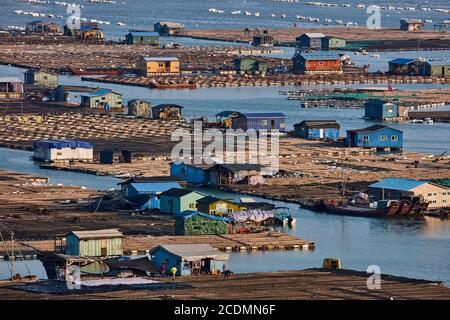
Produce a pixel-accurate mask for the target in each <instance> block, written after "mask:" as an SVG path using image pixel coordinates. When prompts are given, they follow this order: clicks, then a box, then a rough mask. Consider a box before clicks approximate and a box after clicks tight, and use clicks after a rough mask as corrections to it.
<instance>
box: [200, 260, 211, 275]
mask: <svg viewBox="0 0 450 320" xmlns="http://www.w3.org/2000/svg"><path fill="white" fill-rule="evenodd" d="M210 271H211V259H203V260H202V269H201V272H202V273H208V272H210Z"/></svg>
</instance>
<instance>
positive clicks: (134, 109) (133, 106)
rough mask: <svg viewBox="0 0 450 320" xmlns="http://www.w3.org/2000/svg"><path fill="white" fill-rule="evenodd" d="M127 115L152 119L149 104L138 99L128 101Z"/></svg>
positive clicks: (150, 105)
mask: <svg viewBox="0 0 450 320" xmlns="http://www.w3.org/2000/svg"><path fill="white" fill-rule="evenodd" d="M128 115H129V116H133V117H137V118H151V117H152V104H151V102H150V101H144V100H138V99H133V100H129V101H128Z"/></svg>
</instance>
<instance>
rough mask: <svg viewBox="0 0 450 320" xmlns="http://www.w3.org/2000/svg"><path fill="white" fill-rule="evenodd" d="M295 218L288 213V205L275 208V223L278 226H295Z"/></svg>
mask: <svg viewBox="0 0 450 320" xmlns="http://www.w3.org/2000/svg"><path fill="white" fill-rule="evenodd" d="M296 222H297V219H296V218H294V217H293V216H292V215H291V214H290V213H289V208H288V207H276V208H275V225H279V226H289V227H293V226H295V224H296Z"/></svg>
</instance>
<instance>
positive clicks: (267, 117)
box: [231, 113, 286, 132]
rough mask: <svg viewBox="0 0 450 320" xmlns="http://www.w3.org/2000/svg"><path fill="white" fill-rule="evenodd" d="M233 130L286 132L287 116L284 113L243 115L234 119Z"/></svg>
mask: <svg viewBox="0 0 450 320" xmlns="http://www.w3.org/2000/svg"><path fill="white" fill-rule="evenodd" d="M231 128H232V129H234V130H237V129H242V130H244V131H247V130H249V129H253V130H255V131H260V130H267V131H271V130H279V131H280V132H285V131H286V115H285V114H283V113H241V114H240V115H238V116H236V117H234V118H232V125H231Z"/></svg>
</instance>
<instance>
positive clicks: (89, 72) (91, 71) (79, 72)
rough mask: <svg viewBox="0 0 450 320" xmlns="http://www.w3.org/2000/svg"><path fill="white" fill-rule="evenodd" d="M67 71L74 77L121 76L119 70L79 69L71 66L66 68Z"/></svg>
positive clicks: (121, 72)
mask: <svg viewBox="0 0 450 320" xmlns="http://www.w3.org/2000/svg"><path fill="white" fill-rule="evenodd" d="M67 70H69V71H70V72H71V73H72V74H74V75H76V76H94V75H100V76H119V75H122V74H123V71H121V70H111V69H109V70H107V69H81V68H75V67H71V66H67Z"/></svg>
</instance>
